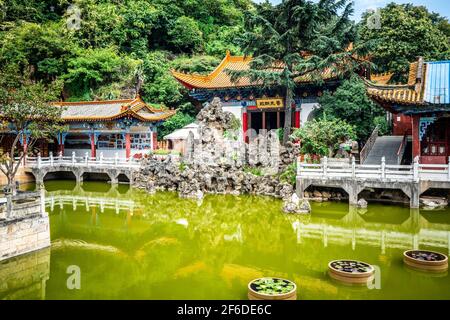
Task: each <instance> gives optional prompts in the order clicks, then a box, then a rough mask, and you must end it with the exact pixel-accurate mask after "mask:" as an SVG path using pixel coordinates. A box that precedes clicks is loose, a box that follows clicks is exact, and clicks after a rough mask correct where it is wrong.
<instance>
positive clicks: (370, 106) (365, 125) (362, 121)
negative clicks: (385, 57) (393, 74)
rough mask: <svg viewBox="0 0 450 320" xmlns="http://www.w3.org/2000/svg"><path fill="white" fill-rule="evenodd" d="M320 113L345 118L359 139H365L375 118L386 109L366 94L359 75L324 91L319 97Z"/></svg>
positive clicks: (373, 125)
mask: <svg viewBox="0 0 450 320" xmlns="http://www.w3.org/2000/svg"><path fill="white" fill-rule="evenodd" d="M319 103H320V105H321V108H320V109H319V110H320V113H322V114H326V117H327V118H329V117H331V118H337V119H342V120H345V121H346V122H347V123H348V124H351V125H353V126H354V127H355V131H356V135H357V137H358V139H359V140H360V141H365V140H366V139H367V138H368V137H369V136H370V134H371V133H372V131H373V129H374V128H375V126H376V124H375V119H377V121H379V119H378V118H377V117H379V116H381V117H383V115H384V114H385V113H386V111H385V110H384V109H383V108H381V107H380V106H379V105H377V104H376V103H375V102H373V100H372V99H370V98H369V96H368V95H367V90H366V86H365V84H364V82H363V81H362V80H361V79H360V78H359V77H356V76H355V77H352V78H351V79H349V80H345V81H344V82H343V83H342V84H341V85H340V86H339V87H338V88H337V90H336V91H335V92H334V93H333V92H325V93H324V95H323V96H322V97H321V98H320V99H319Z"/></svg>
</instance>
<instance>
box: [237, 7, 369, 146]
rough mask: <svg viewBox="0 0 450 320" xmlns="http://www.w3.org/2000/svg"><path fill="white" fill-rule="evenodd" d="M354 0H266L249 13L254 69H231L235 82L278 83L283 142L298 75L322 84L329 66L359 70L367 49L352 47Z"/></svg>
mask: <svg viewBox="0 0 450 320" xmlns="http://www.w3.org/2000/svg"><path fill="white" fill-rule="evenodd" d="M352 13H353V3H352V2H350V1H349V0H320V1H319V2H317V3H316V2H313V1H308V0H283V1H282V2H281V3H280V4H278V5H271V4H270V3H268V2H265V3H263V4H261V5H257V7H256V10H253V11H248V12H246V15H245V30H246V32H245V34H244V35H243V37H242V39H241V40H242V45H243V50H244V53H245V54H246V55H247V56H252V58H253V59H252V62H251V63H250V68H249V70H243V71H233V70H228V73H229V74H230V75H231V78H232V80H233V81H237V80H238V79H239V78H241V77H248V78H249V79H250V80H251V81H252V82H254V83H261V84H262V86H263V87H272V88H273V87H278V88H279V89H280V90H281V91H282V92H283V95H284V98H285V115H286V116H285V123H284V134H283V143H286V142H287V141H288V140H289V135H290V133H291V122H292V119H291V118H292V104H293V101H294V91H295V89H296V86H297V82H296V79H297V78H299V77H304V76H305V75H308V77H310V79H311V80H312V81H313V82H315V83H321V82H322V81H323V79H322V73H323V72H324V71H325V70H327V69H329V70H331V71H332V72H334V73H335V74H336V75H337V76H344V75H346V74H348V73H351V72H352V71H354V70H355V69H356V68H357V67H358V65H359V64H360V61H359V60H358V59H356V58H355V57H356V55H357V54H358V53H359V54H365V53H366V51H367V46H366V45H364V44H361V45H359V46H358V47H354V48H353V47H352V43H353V42H354V41H355V40H356V28H355V25H354V23H353V22H352V21H351V20H350V18H349V17H350V15H351V14H352Z"/></svg>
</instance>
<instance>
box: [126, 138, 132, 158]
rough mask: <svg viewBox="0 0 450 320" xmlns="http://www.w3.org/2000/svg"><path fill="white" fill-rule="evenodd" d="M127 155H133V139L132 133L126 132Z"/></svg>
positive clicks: (128, 156)
mask: <svg viewBox="0 0 450 320" xmlns="http://www.w3.org/2000/svg"><path fill="white" fill-rule="evenodd" d="M125 155H126V157H127V159H129V158H130V156H131V139H130V133H129V132H127V133H125Z"/></svg>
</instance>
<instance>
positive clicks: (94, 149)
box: [91, 133, 97, 158]
mask: <svg viewBox="0 0 450 320" xmlns="http://www.w3.org/2000/svg"><path fill="white" fill-rule="evenodd" d="M96 156H97V150H96V148H95V134H94V133H91V157H92V158H95V157H96Z"/></svg>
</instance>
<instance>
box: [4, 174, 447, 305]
mask: <svg viewBox="0 0 450 320" xmlns="http://www.w3.org/2000/svg"><path fill="white" fill-rule="evenodd" d="M57 185H58V182H54V185H47V190H48V192H47V197H46V205H47V210H48V212H49V214H50V219H51V220H50V223H51V238H52V270H51V274H50V280H49V281H48V285H47V293H46V298H49V299H75V298H77V299H90V298H104V299H108V298H113V299H120V298H130V299H211V298H216V299H222V298H224V299H245V294H246V291H245V287H246V283H247V281H249V280H251V279H252V278H256V277H260V276H267V275H272V276H279V277H285V278H289V279H292V280H294V281H296V283H297V285H298V286H299V288H300V292H302V294H301V298H307V299H336V298H338V299H352V298H357V299H374V298H383V299H393V298H396V299H398V298H416V299H417V298H420V299H423V298H425V299H426V298H450V281H448V280H449V278H448V276H445V277H444V278H440V279H439V280H436V279H435V278H430V277H427V276H421V277H417V278H416V276H415V275H414V274H413V273H410V272H406V271H405V269H404V267H403V263H402V261H401V253H402V251H403V250H406V249H411V248H414V249H417V248H429V249H434V250H437V251H440V252H443V253H446V252H449V251H450V246H449V243H450V214H449V211H445V212H439V213H435V214H433V213H430V212H420V211H419V210H410V209H409V208H402V207H395V206H386V205H370V206H369V208H368V210H367V211H361V210H359V211H358V210H357V209H355V208H349V207H348V205H346V204H344V203H321V204H313V214H312V215H308V216H298V215H286V214H283V213H282V211H281V206H282V204H281V201H279V200H276V199H271V198H265V197H252V196H243V197H234V196H207V197H205V199H204V201H203V202H202V203H201V204H200V205H199V204H198V203H197V202H196V201H191V200H186V199H179V198H178V196H177V195H176V194H174V193H157V194H155V195H148V194H146V193H145V192H141V191H139V190H133V189H129V188H122V187H121V186H119V188H117V187H111V186H109V185H107V186H108V188H106V187H105V184H96V183H92V182H90V183H85V184H84V186H83V188H81V187H78V188H76V189H74V190H67V189H66V190H62V189H60V188H58V187H57ZM97 185H98V186H97ZM105 190H107V191H105ZM436 215H439V217H438V218H437V216H436ZM339 258H355V259H360V260H364V261H367V262H369V263H372V264H376V265H379V266H380V267H381V270H382V281H383V286H382V288H383V289H382V290H371V291H367V290H363V291H361V290H359V291H357V292H356V291H354V290H353V291H352V289H349V288H342V287H341V286H339V285H338V284H335V283H333V282H332V281H330V280H329V279H328V278H327V276H326V273H325V270H326V266H327V263H328V262H329V261H330V260H334V259H339ZM68 265H78V266H80V269H81V271H82V275H83V276H82V289H81V290H72V291H70V290H68V289H67V288H66V287H65V283H66V282H65V281H66V278H67V274H66V272H65V271H66V268H67V266H68ZM1 272H2V269H1V267H0V273H1ZM430 279H431V280H430ZM438 281H439V282H438ZM412 282H415V284H416V285H417V288H416V286H415V287H414V288H411V286H410V283H412Z"/></svg>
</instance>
